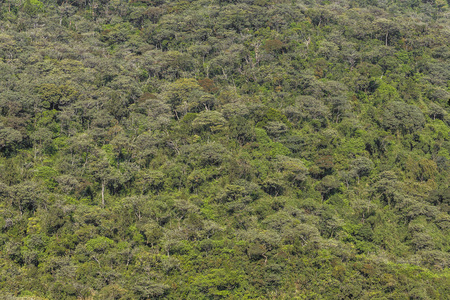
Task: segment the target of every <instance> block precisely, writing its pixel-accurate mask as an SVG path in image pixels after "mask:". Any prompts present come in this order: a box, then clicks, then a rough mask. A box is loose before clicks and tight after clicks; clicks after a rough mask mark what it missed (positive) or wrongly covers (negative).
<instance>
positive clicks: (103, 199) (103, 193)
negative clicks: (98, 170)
mask: <svg viewBox="0 0 450 300" xmlns="http://www.w3.org/2000/svg"><path fill="white" fill-rule="evenodd" d="M102 208H105V181H104V180H102Z"/></svg>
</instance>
